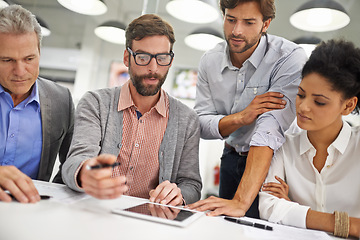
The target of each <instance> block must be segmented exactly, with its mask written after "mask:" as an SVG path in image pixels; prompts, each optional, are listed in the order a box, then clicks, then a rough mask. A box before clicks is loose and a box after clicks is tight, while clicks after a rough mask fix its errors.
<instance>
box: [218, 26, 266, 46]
mask: <svg viewBox="0 0 360 240" xmlns="http://www.w3.org/2000/svg"><path fill="white" fill-rule="evenodd" d="M263 28H264V24H263V25H262V27H261V31H260V33H259V35H257V36H255V37H253V38H251V39H247V38H246V37H245V36H243V35H237V36H235V35H234V34H232V33H231V34H229V35H227V36H226V34H225V32H224V36H226V37H225V39H226V42H227V45H228V46H229V50H230V52H233V53H244V52H246V51H247V50H249V49H250V48H252V47H253V46H255V45H256V44H258V43H259V41H260V38H261V36H262V29H263ZM230 39H235V40H243V41H244V42H245V46H244V47H242V48H241V47H239V46H234V45H231V44H230Z"/></svg>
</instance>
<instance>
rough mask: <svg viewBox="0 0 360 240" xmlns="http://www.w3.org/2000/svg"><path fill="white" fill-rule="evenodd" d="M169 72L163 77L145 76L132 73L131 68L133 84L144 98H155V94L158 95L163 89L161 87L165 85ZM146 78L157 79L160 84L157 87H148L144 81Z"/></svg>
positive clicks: (157, 75) (155, 75)
mask: <svg viewBox="0 0 360 240" xmlns="http://www.w3.org/2000/svg"><path fill="white" fill-rule="evenodd" d="M168 72H169V70H168V71H167V72H166V73H165V75H163V76H162V75H160V74H151V73H149V74H144V75H136V74H134V73H133V72H132V71H131V68H129V74H130V79H131V82H132V84H133V85H134V87H135V89H136V91H137V92H138V93H139V94H140V95H142V96H154V95H155V94H157V93H158V92H159V90H160V89H161V86H162V85H163V84H164V82H165V79H166V76H167V74H168ZM145 78H156V79H158V80H159V82H158V83H157V84H156V85H147V86H146V85H145V84H144V81H143V80H144V79H145Z"/></svg>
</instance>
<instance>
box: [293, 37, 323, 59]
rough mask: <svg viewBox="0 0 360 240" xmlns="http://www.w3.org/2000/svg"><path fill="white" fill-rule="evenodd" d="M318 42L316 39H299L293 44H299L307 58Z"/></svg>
mask: <svg viewBox="0 0 360 240" xmlns="http://www.w3.org/2000/svg"><path fill="white" fill-rule="evenodd" d="M320 42H321V39H320V38H317V37H300V38H297V39H295V40H294V43H297V44H299V45H300V46H301V47H302V48H303V49H304V50H305V53H306V55H307V56H308V57H310V55H311V53H312V51H313V50H314V49H315V48H316V46H317V45H318V44H319V43H320Z"/></svg>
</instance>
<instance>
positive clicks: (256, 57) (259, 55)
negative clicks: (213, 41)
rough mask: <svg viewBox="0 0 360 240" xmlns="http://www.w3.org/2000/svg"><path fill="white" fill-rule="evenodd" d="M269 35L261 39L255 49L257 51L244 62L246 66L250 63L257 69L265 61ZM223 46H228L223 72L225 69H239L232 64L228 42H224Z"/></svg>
mask: <svg viewBox="0 0 360 240" xmlns="http://www.w3.org/2000/svg"><path fill="white" fill-rule="evenodd" d="M266 43H267V35H266V34H265V35H263V36H261V38H260V42H259V45H258V46H257V47H256V48H255V51H254V52H253V53H252V54H251V56H250V57H249V58H248V59H247V60H246V61H245V62H244V64H245V63H246V62H247V61H249V62H250V63H251V64H252V65H253V66H254V67H255V68H257V67H258V66H259V65H260V63H261V61H262V60H263V58H264V56H265V54H266V48H267V44H266ZM223 44H226V46H225V47H224V54H223V58H222V61H221V65H222V68H221V71H224V69H225V68H229V69H231V70H234V69H237V68H236V67H235V66H234V65H233V64H232V63H231V59H230V51H229V45H228V44H227V42H226V41H224V42H223Z"/></svg>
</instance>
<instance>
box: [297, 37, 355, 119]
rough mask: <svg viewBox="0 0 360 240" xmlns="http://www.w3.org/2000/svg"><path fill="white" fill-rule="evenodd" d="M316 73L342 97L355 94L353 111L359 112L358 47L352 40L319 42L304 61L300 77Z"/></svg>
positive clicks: (349, 96)
mask: <svg viewBox="0 0 360 240" xmlns="http://www.w3.org/2000/svg"><path fill="white" fill-rule="evenodd" d="M310 73H318V74H320V75H321V76H323V77H325V78H326V79H327V80H328V82H329V83H330V84H331V86H332V89H333V90H334V91H337V92H340V93H342V95H343V98H344V99H349V98H352V97H354V96H356V97H357V98H358V99H359V101H358V102H357V106H356V107H355V109H354V112H356V113H359V108H360V106H359V104H360V49H359V48H356V47H355V46H354V44H353V43H352V42H349V41H345V40H329V41H327V42H321V43H320V44H319V45H318V46H317V47H316V48H315V50H314V51H313V52H312V54H311V56H310V58H309V60H308V61H307V62H306V64H305V66H304V68H303V70H302V77H303V78H304V77H305V76H306V75H308V74H310Z"/></svg>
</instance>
